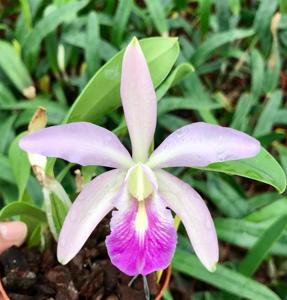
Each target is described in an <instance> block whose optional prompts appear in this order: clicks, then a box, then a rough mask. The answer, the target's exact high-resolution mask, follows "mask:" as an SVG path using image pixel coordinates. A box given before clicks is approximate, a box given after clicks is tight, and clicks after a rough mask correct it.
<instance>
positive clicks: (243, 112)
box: [230, 94, 254, 131]
mask: <svg viewBox="0 0 287 300" xmlns="http://www.w3.org/2000/svg"><path fill="white" fill-rule="evenodd" d="M253 104H254V101H253V98H252V96H251V95H249V94H242V95H241V96H240V98H239V100H238V102H237V104H236V107H235V111H234V115H233V118H232V123H231V125H230V126H231V127H232V128H235V129H238V130H242V131H245V130H246V129H247V127H248V114H249V113H250V110H251V108H252V105H253Z"/></svg>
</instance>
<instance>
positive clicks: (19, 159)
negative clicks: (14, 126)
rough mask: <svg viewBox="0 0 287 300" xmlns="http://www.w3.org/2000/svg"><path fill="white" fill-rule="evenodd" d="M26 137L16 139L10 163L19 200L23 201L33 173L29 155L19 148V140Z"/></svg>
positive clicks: (11, 148) (10, 151) (11, 149)
mask: <svg viewBox="0 0 287 300" xmlns="http://www.w3.org/2000/svg"><path fill="white" fill-rule="evenodd" d="M24 135H25V133H24V134H20V135H19V136H18V137H16V139H15V140H14V141H13V143H12V144H11V146H10V149H9V161H10V164H11V167H12V171H13V174H14V177H15V180H16V183H17V186H18V191H19V200H21V199H22V196H23V194H24V191H25V189H26V185H27V183H28V179H29V176H30V171H31V168H30V163H29V160H28V156H27V153H26V152H24V151H23V150H22V149H20V147H19V140H20V139H21V138H22V137H23V136H24Z"/></svg>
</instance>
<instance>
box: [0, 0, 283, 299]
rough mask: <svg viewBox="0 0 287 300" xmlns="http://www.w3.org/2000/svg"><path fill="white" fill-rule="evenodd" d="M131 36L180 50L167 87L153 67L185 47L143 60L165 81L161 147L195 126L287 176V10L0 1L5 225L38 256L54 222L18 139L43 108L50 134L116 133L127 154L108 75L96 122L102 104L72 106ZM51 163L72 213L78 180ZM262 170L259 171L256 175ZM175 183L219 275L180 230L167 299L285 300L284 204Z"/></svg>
mask: <svg viewBox="0 0 287 300" xmlns="http://www.w3.org/2000/svg"><path fill="white" fill-rule="evenodd" d="M134 35H136V36H137V37H138V38H145V37H148V36H158V35H161V36H174V37H178V42H179V45H180V49H181V51H180V53H179V57H178V59H177V60H176V65H175V67H174V68H173V70H172V72H171V73H170V75H169V77H167V79H166V80H165V81H164V82H163V83H162V79H163V78H165V77H166V75H167V74H168V72H169V71H170V68H171V66H167V65H166V64H165V63H164V60H163V59H162V60H160V61H159V60H157V56H158V55H159V54H160V55H161V57H164V56H163V55H162V51H166V53H167V55H169V57H175V58H176V55H177V53H178V48H177V42H176V40H173V41H174V42H172V43H170V44H168V43H162V45H161V47H157V46H155V45H153V44H152V42H149V46H146V47H147V50H146V51H147V52H149V55H150V60H151V61H153V69H154V70H157V72H162V75H160V76H158V78H153V79H154V82H156V86H157V87H158V89H157V95H158V98H159V99H161V101H160V102H159V106H158V115H159V119H158V131H157V136H156V141H155V144H158V143H159V142H160V141H162V140H163V138H164V137H165V136H166V135H167V134H168V133H169V132H171V131H174V130H175V129H177V128H179V127H181V126H183V125H185V124H188V123H190V122H194V121H199V120H203V121H205V122H209V123H214V124H217V123H218V124H221V125H225V126H231V127H233V128H236V129H239V130H243V131H245V132H247V133H249V134H251V135H253V136H255V137H256V138H258V139H259V140H260V141H261V143H262V145H263V146H264V147H266V148H267V149H268V150H269V151H270V152H271V153H272V154H273V155H274V156H275V157H277V159H278V160H279V161H280V162H281V165H282V166H283V169H284V171H285V172H287V148H286V129H287V127H286V124H287V108H286V91H287V71H286V66H287V61H286V57H287V2H286V0H278V1H276V0H262V1H255V0H254V1H247V0H246V1H240V0H193V1H187V0H174V1H172V0H161V1H153V0H145V1H133V0H122V1H120V2H119V3H118V1H115V0H108V1H101V0H90V1H88V0H80V1H69V0H54V1H45V0H29V1H25V0H20V1H19V2H17V1H8V0H2V1H0V137H1V138H0V200H1V207H3V209H2V211H1V212H0V218H1V219H6V218H8V217H11V216H15V215H20V218H22V219H23V220H25V221H26V222H27V223H28V224H29V229H30V237H29V240H28V243H29V244H30V245H31V246H32V245H38V244H41V241H40V239H41V233H43V232H44V231H45V230H46V229H45V228H46V225H45V224H46V217H45V214H44V212H43V211H42V209H41V208H42V201H43V200H42V197H43V196H42V193H41V189H40V186H39V184H38V183H37V181H36V179H35V178H34V176H32V175H30V166H29V163H28V160H27V156H26V155H25V154H24V153H23V152H21V150H20V149H19V148H18V145H17V141H18V139H19V136H18V135H19V134H20V133H21V132H23V131H25V130H26V129H27V126H28V123H29V121H30V119H31V117H32V115H33V114H34V112H35V110H36V108H37V107H38V106H43V107H45V108H46V110H47V114H48V124H49V125H54V124H59V123H61V122H63V121H64V120H69V121H73V120H78V119H81V118H85V119H89V120H92V121H94V122H96V123H98V124H101V125H104V126H106V127H107V128H109V129H113V130H114V131H115V132H116V133H117V134H118V135H119V136H120V137H121V138H122V139H123V141H124V143H126V144H128V138H127V134H126V133H127V132H126V128H125V124H124V120H123V116H122V112H121V109H120V108H119V109H116V108H117V107H118V100H119V99H118V98H117V94H116V92H115V94H114V100H113V102H112V103H111V102H107V101H106V100H107V99H108V98H107V96H106V95H105V93H104V91H105V89H108V90H109V91H111V93H113V80H111V79H114V78H116V76H117V73H115V69H114V68H106V69H105V74H106V76H107V80H110V82H108V81H107V82H105V85H104V86H103V82H99V83H98V86H96V88H95V89H94V91H93V93H94V97H95V101H96V102H97V103H100V104H97V105H96V106H94V107H91V110H90V107H89V105H94V103H95V102H90V100H85V97H84V96H83V95H85V94H84V93H85V92H83V93H82V94H81V95H82V96H81V98H80V100H81V101H82V102H81V105H79V103H78V104H77V105H78V108H77V105H76V104H74V105H73V103H74V101H75V99H76V98H77V96H78V95H79V94H80V93H81V91H82V90H83V88H84V87H85V85H86V84H87V83H88V81H89V79H91V78H92V76H93V75H94V74H95V72H96V71H97V70H98V69H99V68H100V66H101V65H103V64H104V63H105V62H107V61H108V60H109V59H110V58H112V57H113V56H114V55H115V54H116V53H117V52H118V51H119V50H120V49H122V48H123V47H124V46H125V45H126V44H127V43H128V42H129V41H130V39H131V38H132V36H134ZM146 44H147V43H146ZM170 60H172V58H169V60H168V59H167V61H170ZM150 67H151V65H150ZM164 68H166V70H165V69H164ZM193 68H194V70H195V71H193ZM163 74H164V75H163ZM100 87H101V88H102V89H104V90H103V91H101V90H99V89H100ZM115 89H116V88H115ZM88 98H89V99H90V97H88ZM83 99H84V100H83ZM109 99H110V98H109ZM78 100H79V98H78ZM72 105H73V106H72ZM70 107H72V110H70V112H69V113H68V111H69V108H70ZM81 110H82V111H81ZM83 114H86V115H85V116H84V117H83ZM54 163H55V161H54V162H51V161H50V172H51V173H53V172H54V173H55V175H56V176H57V179H58V180H59V181H61V182H62V183H63V185H64V187H65V189H66V190H67V191H68V193H69V195H70V196H71V198H72V199H73V198H74V197H75V195H76V183H75V178H74V171H75V169H76V167H75V166H73V165H71V164H68V165H66V164H65V163H64V162H63V161H57V162H56V163H55V168H54V169H53V168H52V167H51V166H53V165H54ZM213 168H214V169H216V166H214V167H213ZM265 169H266V170H267V167H265V166H264V165H262V169H261V171H260V172H261V173H260V174H263V173H264V170H265ZM52 170H53V171H52ZM81 171H82V175H83V180H84V181H85V180H86V181H87V180H89V178H91V176H94V175H95V174H98V173H100V172H102V170H101V168H90V167H88V168H87V167H84V168H82V170H81ZM173 171H174V170H173ZM174 172H175V173H176V174H177V175H179V176H180V177H181V178H183V179H184V180H186V181H187V182H189V183H191V184H192V186H193V187H195V188H196V189H197V190H198V191H200V192H201V194H202V195H203V196H204V197H205V199H206V200H207V202H208V206H209V208H210V209H211V211H212V214H213V216H214V218H215V223H216V229H217V233H218V236H219V239H220V245H221V264H220V266H219V267H218V270H217V271H216V272H215V273H213V274H212V273H208V272H207V271H206V270H204V269H203V267H202V266H201V264H200V263H199V262H198V260H197V259H196V257H195V256H194V255H193V254H192V252H191V251H190V246H189V243H188V242H187V240H186V237H185V232H184V230H183V228H180V232H181V235H180V237H179V243H178V244H179V246H178V250H177V252H176V255H175V258H174V261H173V281H172V284H171V286H170V292H167V293H166V295H165V298H166V299H172V297H174V299H179V298H178V297H180V296H179V295H181V291H184V293H185V294H189V295H192V299H196V300H199V299H240V298H247V299H252V300H254V299H259V300H260V299H262V300H263V299H264V300H265V299H287V284H286V276H287V260H286V256H287V231H286V224H287V197H286V194H284V193H283V194H279V193H278V192H277V191H276V190H275V189H274V188H272V187H271V186H269V185H265V184H263V183H258V182H255V181H251V180H249V179H242V178H239V177H238V178H237V177H227V176H226V175H224V174H219V173H213V172H202V171H201V170H195V169H183V168H178V169H176V170H175V171H174ZM278 172H280V170H279V171H278V169H276V168H275V169H273V171H271V170H269V169H268V171H266V172H265V173H266V174H265V175H263V177H264V176H265V177H266V176H267V177H268V176H269V178H271V179H272V180H273V186H275V187H277V189H278V190H279V191H281V192H282V190H283V189H284V182H283V183H282V182H280V178H281V177H280V174H279V173H278ZM249 177H251V178H253V177H252V176H249ZM271 179H269V181H268V180H267V182H269V183H271V182H270V180H271ZM262 181H264V180H262ZM265 181H266V180H265ZM55 202H57V201H55ZM59 226H60V225H59ZM172 295H173V296H172Z"/></svg>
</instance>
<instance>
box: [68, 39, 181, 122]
mask: <svg viewBox="0 0 287 300" xmlns="http://www.w3.org/2000/svg"><path fill="white" fill-rule="evenodd" d="M140 44H141V46H142V49H143V52H144V54H145V57H146V59H147V62H148V65H149V69H150V72H151V76H152V80H153V84H154V86H155V87H157V86H159V84H160V83H161V82H162V81H163V80H164V79H165V78H166V76H167V75H168V73H169V72H170V70H171V68H172V66H173V65H174V62H175V60H176V58H177V56H178V53H179V46H178V42H177V39H176V38H161V37H157V38H148V39H144V40H142V41H140ZM123 51H124V50H122V51H120V52H119V53H118V54H116V55H115V56H114V57H113V58H112V59H111V60H110V61H109V62H107V63H106V64H105V65H104V66H103V67H102V68H101V69H100V70H99V71H98V72H97V73H96V74H95V76H94V77H93V78H92V79H91V80H90V81H89V83H88V84H87V86H86V87H85V88H84V90H83V91H82V93H81V94H80V95H79V97H78V98H77V99H76V101H75V102H74V104H73V106H72V107H71V109H70V112H69V114H68V116H67V118H66V122H75V121H89V122H94V121H96V120H97V119H99V117H101V116H103V115H105V114H106V113H108V112H110V111H112V110H114V109H115V108H117V107H119V106H120V73H121V61H122V55H123Z"/></svg>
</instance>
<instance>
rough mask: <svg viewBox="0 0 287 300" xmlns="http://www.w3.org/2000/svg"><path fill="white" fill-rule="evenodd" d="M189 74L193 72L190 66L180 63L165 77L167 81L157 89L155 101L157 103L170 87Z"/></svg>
mask: <svg viewBox="0 0 287 300" xmlns="http://www.w3.org/2000/svg"><path fill="white" fill-rule="evenodd" d="M191 72H194V68H193V66H192V65H191V64H188V63H182V64H180V65H178V66H177V67H176V68H175V69H174V70H173V72H172V73H171V74H170V75H169V76H168V77H167V79H166V80H165V81H164V82H163V83H162V84H161V86H160V87H159V88H158V89H157V91H156V97H157V100H158V101H159V100H160V99H161V98H162V97H163V96H164V95H165V94H166V92H167V91H168V90H169V89H170V88H171V87H173V86H174V85H176V84H177V83H178V82H180V81H181V80H182V79H183V78H185V76H187V75H188V74H189V73H191Z"/></svg>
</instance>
